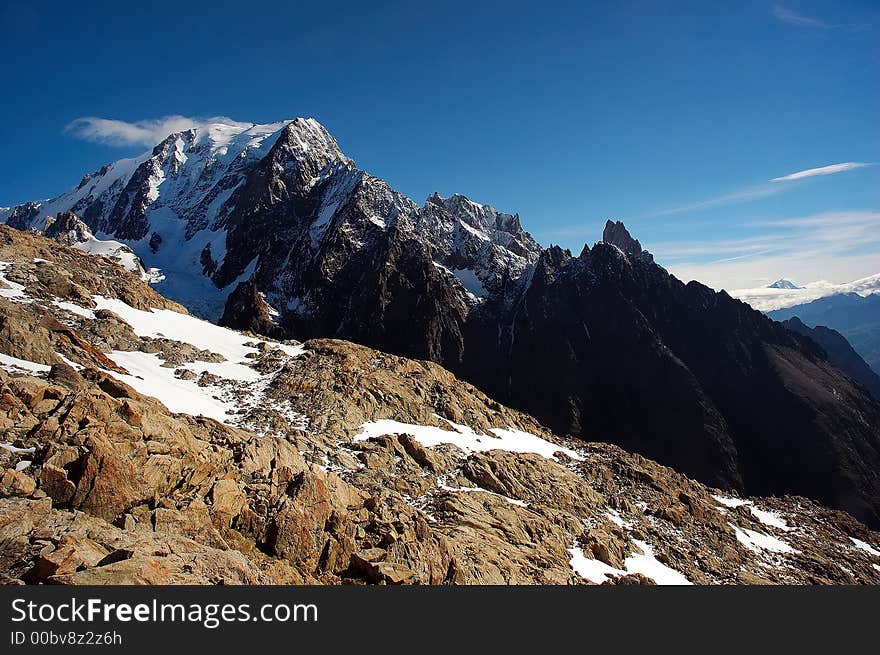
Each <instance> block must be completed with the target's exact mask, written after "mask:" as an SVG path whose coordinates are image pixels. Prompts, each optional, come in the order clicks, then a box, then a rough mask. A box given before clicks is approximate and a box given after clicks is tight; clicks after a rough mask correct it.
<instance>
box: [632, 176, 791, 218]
mask: <svg viewBox="0 0 880 655" xmlns="http://www.w3.org/2000/svg"><path fill="white" fill-rule="evenodd" d="M784 190H785V188H784V187H781V186H776V185H773V184H760V185H757V186H751V187H746V188H745V189H740V190H739V191H733V192H732V193H726V194H724V195H722V196H717V197H715V198H709V199H707V200H699V201H697V202H692V203H689V204H687V205H681V206H679V207H673V208H671V209H664V210H662V211H658V212H653V213H651V214H649V216H670V215H672V214H682V213H684V212H690V211H696V210H698V209H710V208H712V207H724V206H726V205H733V204H736V203H740V202H749V201H750V200H758V199H760V198H767V197H768V196H773V195H776V194H777V193H781V192H782V191H784Z"/></svg>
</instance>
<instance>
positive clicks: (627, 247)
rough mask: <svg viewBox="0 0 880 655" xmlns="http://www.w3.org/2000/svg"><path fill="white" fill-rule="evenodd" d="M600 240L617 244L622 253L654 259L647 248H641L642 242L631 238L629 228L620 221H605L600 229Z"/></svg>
mask: <svg viewBox="0 0 880 655" xmlns="http://www.w3.org/2000/svg"><path fill="white" fill-rule="evenodd" d="M602 241H604V242H605V243H608V244H611V245H612V246H617V247H618V248H620V249H621V250H622V251H623V252H624V254H626V255H629V256H632V257H635V258H639V259H646V260H649V261H654V257H653V256H652V255H651V253H649V252H648V251H647V250H643V249H642V244H641V243H639V241H638V239H633V238H632V235H630V233H629V230H627V229H626V226H625V225H624V224H623V223H622V222H621V221H610V220H609V221H606V222H605V229H604V230H603V231H602Z"/></svg>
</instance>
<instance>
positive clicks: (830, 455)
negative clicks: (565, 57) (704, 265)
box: [0, 118, 880, 528]
mask: <svg viewBox="0 0 880 655" xmlns="http://www.w3.org/2000/svg"><path fill="white" fill-rule="evenodd" d="M65 212H72V213H73V215H71V214H65ZM0 220H2V221H6V222H7V223H8V224H9V225H12V226H14V227H17V228H19V229H29V230H38V231H41V232H44V233H46V234H48V235H52V234H54V231H58V232H59V233H61V234H62V235H68V236H64V240H66V241H68V242H71V240H72V239H73V240H75V241H76V243H89V244H92V245H91V246H89V247H84V246H82V245H80V246H76V245H75V247H80V249H85V250H89V251H91V252H95V254H105V251H106V250H107V248H108V246H106V245H101V244H107V243H110V242H112V243H116V244H120V245H124V246H125V247H127V248H129V249H130V250H131V252H132V253H133V255H135V256H136V257H137V258H138V261H139V262H140V263H137V262H135V264H137V266H140V268H141V269H143V272H141V271H140V270H139V269H137V266H135V265H134V264H133V265H131V266H129V268H130V269H132V270H135V272H137V273H138V274H139V275H141V277H144V278H145V279H150V280H151V281H153V282H154V283H155V287H154V288H155V289H156V290H157V291H159V292H160V293H162V294H163V295H164V296H166V297H167V298H169V299H171V300H173V301H176V302H180V303H181V304H183V305H185V306H186V307H187V308H188V309H189V310H190V311H192V312H193V313H194V314H196V315H198V316H200V317H202V318H207V319H210V320H212V321H215V322H220V323H221V324H223V325H225V326H227V327H231V328H234V329H236V330H245V331H251V332H254V333H257V334H262V335H264V336H266V337H270V338H274V339H282V340H283V339H291V338H295V339H300V340H306V339H315V338H336V339H344V340H347V341H352V342H356V343H359V344H363V345H365V346H369V347H371V348H376V349H378V350H381V351H384V352H387V353H393V354H396V355H399V356H403V357H408V358H415V359H426V360H431V361H434V362H436V363H438V364H440V365H441V366H443V367H445V368H446V369H447V370H449V371H451V372H452V373H454V374H455V375H457V376H459V377H460V378H461V379H463V380H467V381H468V382H470V383H472V384H474V385H476V387H478V388H479V389H480V390H481V391H482V392H484V393H487V394H488V395H489V396H491V397H492V398H494V399H496V400H497V401H499V402H503V403H505V404H506V405H509V406H511V407H514V408H516V409H518V410H521V411H524V412H528V413H529V414H531V415H532V416H534V417H535V418H536V419H538V420H539V421H541V422H542V424H544V425H545V426H547V427H548V428H549V429H551V430H552V431H553V432H554V433H555V434H559V435H566V436H568V435H571V436H575V437H579V438H581V439H583V440H585V441H604V442H613V443H616V444H618V445H620V446H622V447H624V448H626V449H628V450H632V451H636V452H639V453H640V454H642V455H645V456H648V457H651V458H654V459H656V460H657V461H659V462H661V463H663V464H665V465H669V466H672V467H673V468H675V469H676V470H678V471H680V472H682V473H684V474H686V475H689V476H692V477H694V478H696V479H699V480H700V481H702V482H704V483H707V484H712V485H716V486H718V487H720V488H724V489H726V490H728V491H736V492H738V493H747V494H757V495H777V496H781V495H785V494H798V495H802V496H807V497H810V498H812V499H815V500H818V501H820V502H822V503H824V504H826V505H828V506H830V507H834V508H838V509H843V510H845V511H847V512H849V513H850V514H852V515H854V516H855V517H857V518H858V519H859V520H861V521H864V522H866V523H867V524H869V525H871V526H872V527H875V528H876V527H880V477H878V474H877V471H878V470H880V403H878V401H877V400H876V399H875V398H873V397H872V396H871V394H870V392H869V391H868V389H866V388H865V387H864V386H862V384H860V383H859V382H857V381H855V380H853V379H852V377H850V375H849V374H848V373H847V372H845V371H841V370H840V369H839V368H838V366H840V362H841V361H842V360H841V359H839V358H836V359H835V358H834V357H832V358H831V359H829V357H831V355H830V354H829V352H828V351H827V350H826V349H825V348H823V347H821V346H818V345H817V344H816V342H815V341H814V340H813V339H811V338H810V337H808V336H804V335H801V334H798V333H796V332H793V331H791V330H788V329H786V328H785V327H784V326H782V325H780V324H778V323H775V322H774V321H772V320H770V319H768V318H766V317H764V316H762V315H761V314H760V313H758V312H756V311H754V310H753V309H751V308H750V307H749V306H748V305H746V304H744V303H742V302H739V301H737V300H735V299H733V298H731V297H730V296H729V295H727V294H726V293H725V292H720V293H718V292H715V291H713V290H712V289H709V288H708V287H705V286H703V285H701V284H699V283H697V282H690V283H688V284H685V283H683V282H681V281H680V280H678V279H676V278H675V277H674V276H672V275H670V274H669V273H668V272H667V271H666V270H665V269H664V268H663V267H662V266H660V265H659V264H658V263H656V262H655V261H654V258H653V256H652V255H651V254H650V253H649V252H648V251H646V250H645V249H644V248H643V247H642V245H641V244H640V243H639V241H638V240H637V239H635V238H634V237H633V236H632V235H631V234H630V233H629V231H628V230H627V229H626V227H625V226H624V225H623V224H622V223H619V222H613V221H609V222H608V223H607V225H606V227H605V230H604V233H603V235H602V240H601V241H599V242H597V243H596V244H594V245H593V246H592V247H587V246H585V247H584V248H583V250H582V251H581V252H580V254H578V255H576V256H575V255H573V254H572V253H571V252H569V251H567V250H563V249H561V248H559V247H555V246H551V247H547V248H543V247H541V246H540V245H539V244H537V243H536V242H535V240H534V239H533V238H532V237H531V236H530V235H529V234H528V233H527V232H526V231H525V230H524V229H523V227H522V225H521V224H520V220H519V217H518V216H517V215H514V214H507V213H504V212H499V211H497V210H496V209H494V208H493V207H491V206H490V205H485V204H480V203H476V202H474V201H472V200H469V199H467V198H465V197H463V196H459V195H453V196H451V197H446V198H444V197H441V196H439V195H437V194H434V195H432V196H430V197H428V198H427V199H426V200H425V202H424V203H423V204H422V205H418V204H416V203H415V202H413V201H412V200H410V199H409V198H407V197H406V196H404V195H402V194H400V193H398V192H396V191H395V190H393V189H392V188H391V187H389V185H387V184H386V183H385V182H384V181H382V180H381V179H379V178H377V177H374V176H372V175H370V174H369V173H367V172H365V171H364V170H362V169H360V168H358V166H357V165H356V164H355V163H354V162H353V161H352V160H351V159H350V158H348V157H347V156H345V155H344V154H343V152H342V151H341V149H340V148H339V146H338V144H337V142H336V141H335V139H334V138H333V137H332V136H331V135H330V133H329V132H328V131H327V130H326V129H325V128H324V127H323V126H321V125H320V124H319V123H317V122H316V121H314V120H313V119H303V118H297V119H294V120H286V121H282V122H279V123H274V124H268V125H250V126H248V125H243V124H225V123H217V124H213V125H208V126H204V127H199V128H193V129H190V130H186V131H183V132H179V133H175V134H172V135H170V136H168V137H167V138H165V139H164V140H163V141H162V142H161V143H160V144H158V145H157V146H156V147H155V148H153V149H152V150H151V151H149V152H146V153H144V154H143V155H142V156H140V157H136V158H134V159H129V160H122V161H119V162H116V163H114V164H110V165H108V166H106V167H104V168H102V169H101V170H99V171H97V172H95V173H93V174H90V175H86V176H85V177H83V179H82V181H81V182H80V184H79V185H78V186H77V187H76V188H75V189H71V190H70V191H68V192H67V193H65V194H62V195H61V196H59V197H57V198H54V199H52V200H49V201H45V202H33V203H27V204H25V205H21V206H18V207H14V208H10V209H8V210H5V211H3V212H0ZM53 221H54V222H53ZM77 221H79V222H81V223H82V226H79V225H78V224H77ZM62 225H63V226H69V225H73V226H74V227H75V228H76V229H74V230H71V229H65V230H63V231H62V230H60V227H58V226H62ZM53 230H54V231H53ZM86 232H88V233H89V234H90V235H92V236H86ZM71 234H73V236H72V237H71V236H69V235H71ZM95 242H99V243H95ZM114 252H117V254H118V253H119V251H118V250H116V251H114ZM123 259H124V258H123ZM157 269H161V272H160V271H159V270H157ZM853 370H854V369H852V368H850V369H849V373H852V371H853ZM190 372H192V371H190ZM200 373H202V372H200Z"/></svg>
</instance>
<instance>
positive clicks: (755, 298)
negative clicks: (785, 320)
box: [730, 273, 880, 312]
mask: <svg viewBox="0 0 880 655" xmlns="http://www.w3.org/2000/svg"><path fill="white" fill-rule="evenodd" d="M846 293H853V294H857V295H859V296H863V297H864V296H870V295H871V294H875V293H880V273H878V274H876V275H869V276H868V277H864V278H861V279H859V280H855V281H853V282H845V283H843V284H835V283H832V282H825V281H822V280H820V281H818V282H810V283H809V284H805V285H803V286H798V285H796V284H794V283H793V282H791V281H790V280H778V281H776V282H774V283H773V284H771V285H769V286H766V287H758V288H755V289H734V290H733V291H730V295H731V296H733V297H734V298H739V299H740V300H742V301H743V302H747V303H749V304H750V305H751V306H752V307H754V308H755V309H757V310H760V311H762V312H770V311H774V310H777V309H784V308H786V307H794V306H795V305H803V304H805V303H808V302H812V301H813V300H818V299H819V298H826V297H828V296H836V295H840V294H846Z"/></svg>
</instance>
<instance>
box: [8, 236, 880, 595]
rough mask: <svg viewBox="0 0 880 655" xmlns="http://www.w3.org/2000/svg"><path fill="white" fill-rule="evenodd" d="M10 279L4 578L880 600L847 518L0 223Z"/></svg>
mask: <svg viewBox="0 0 880 655" xmlns="http://www.w3.org/2000/svg"><path fill="white" fill-rule="evenodd" d="M0 262H3V263H2V265H0V266H2V271H0V310H2V311H0V316H2V317H3V319H2V320H3V324H2V325H0V353H2V356H0V442H2V447H0V466H2V470H0V561H2V563H0V572H2V573H0V575H2V576H3V578H4V581H6V582H9V583H55V584H168V583H187V584H212V583H227V584H230V583H244V584H253V583H305V582H309V583H327V584H337V583H373V584H401V583H413V584H489V583H492V584H494V583H499V584H500V583H524V584H528V583H542V584H578V583H589V582H599V583H601V582H609V583H611V582H615V583H629V584H632V583H636V584H650V583H652V582H656V583H668V584H675V583H679V584H681V583H686V582H689V583H696V584H712V583H715V584H719V583H720V584H737V583H748V584H753V583H773V582H776V583H877V582H880V535H878V534H877V533H875V532H872V531H870V530H869V529H867V528H866V527H865V526H863V525H862V524H860V523H859V522H858V521H856V520H854V519H853V518H851V517H850V516H848V515H846V514H844V513H842V512H839V511H833V510H828V509H825V508H823V507H821V506H820V505H818V504H816V503H814V502H812V501H809V500H806V499H804V498H799V497H782V498H753V499H742V498H736V497H733V496H731V495H729V494H724V493H723V492H721V491H719V490H717V489H711V488H709V487H706V486H704V485H702V484H700V483H698V482H695V481H693V480H691V479H689V478H687V477H685V476H683V475H681V474H679V473H677V472H675V471H673V470H671V469H669V468H666V467H663V466H660V465H658V464H656V463H655V462H653V461H651V460H648V459H645V458H644V457H641V456H639V455H633V454H629V453H627V452H625V451H623V450H621V449H620V448H618V447H616V446H613V445H609V444H598V443H586V442H583V441H577V440H568V439H561V438H559V437H556V436H554V435H553V434H552V433H550V432H549V431H548V430H547V429H546V428H544V427H542V426H541V425H540V424H538V423H537V422H536V421H535V419H533V418H531V417H529V416H528V415H525V414H521V413H519V412H516V411H514V410H511V409H508V408H506V407H504V406H503V405H501V404H499V403H497V402H495V401H494V400H492V399H490V398H489V397H487V396H486V395H484V394H483V393H482V392H480V391H479V390H477V389H476V388H475V387H473V386H471V385H470V384H467V383H465V382H462V381H459V380H457V379H456V378H455V376H454V375H453V374H451V373H450V372H448V371H446V370H444V369H443V368H441V367H440V366H439V365H437V364H434V363H431V362H428V361H417V360H412V359H406V358H403V357H400V356H397V355H392V354H387V353H383V352H380V351H376V350H372V349H370V348H367V347H364V346H359V345H355V344H352V343H349V342H345V341H338V340H327V339H318V340H311V341H307V342H305V343H304V344H298V343H295V342H277V341H273V340H269V339H265V338H262V337H258V336H256V335H253V334H250V335H248V334H240V333H236V332H233V331H232V330H227V329H223V328H218V327H217V326H213V325H210V324H207V323H203V322H201V321H198V320H197V319H195V318H193V317H190V316H188V315H187V314H186V313H185V310H183V308H182V307H180V306H178V305H176V304H175V303H172V302H170V301H167V300H165V299H164V298H162V297H161V296H159V295H158V294H157V293H155V291H153V290H152V289H150V288H149V287H148V286H147V285H146V284H144V283H143V282H142V281H141V280H140V279H138V277H137V276H135V275H133V274H130V273H129V272H127V271H125V270H123V269H122V268H120V267H119V266H118V265H117V264H115V263H113V262H111V261H109V260H105V259H101V258H95V257H89V256H87V255H85V254H83V253H81V252H79V251H77V250H74V249H71V248H67V247H64V246H61V245H59V244H57V243H55V242H52V241H50V240H48V239H45V238H43V237H40V236H38V235H34V234H28V233H22V232H17V231H15V230H11V229H9V228H5V227H0ZM151 393H152V394H155V395H156V396H157V397H151ZM181 399H183V400H182V401H181ZM175 402H182V404H183V405H187V406H186V407H183V406H175ZM169 405H170V406H169ZM186 409H189V411H186ZM205 412H207V414H210V416H209V415H206V413H205Z"/></svg>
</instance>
